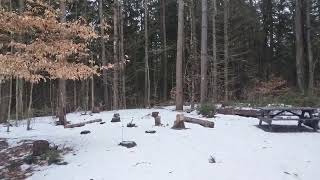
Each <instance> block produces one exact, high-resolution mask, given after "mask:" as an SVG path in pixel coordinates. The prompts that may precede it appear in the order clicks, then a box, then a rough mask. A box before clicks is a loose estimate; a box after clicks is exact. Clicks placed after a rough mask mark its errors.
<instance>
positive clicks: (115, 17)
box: [113, 0, 119, 109]
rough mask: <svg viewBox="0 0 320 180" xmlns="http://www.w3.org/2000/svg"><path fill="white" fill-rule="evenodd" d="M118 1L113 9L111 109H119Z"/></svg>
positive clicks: (116, 0)
mask: <svg viewBox="0 0 320 180" xmlns="http://www.w3.org/2000/svg"><path fill="white" fill-rule="evenodd" d="M118 9H119V2H118V0H115V1H114V7H113V23H114V24H113V35H114V37H113V56H114V60H113V63H114V69H113V109H119V104H118V103H119V91H118V81H119V80H118V79H119V78H118V69H119V51H118V50H119V49H118V42H119V33H118V17H119V16H118Z"/></svg>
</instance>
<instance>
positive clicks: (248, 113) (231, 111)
mask: <svg viewBox="0 0 320 180" xmlns="http://www.w3.org/2000/svg"><path fill="white" fill-rule="evenodd" d="M217 113H218V114H225V115H238V116H243V117H259V116H260V111H259V110H255V109H249V110H248V109H235V108H220V109H218V110H217Z"/></svg>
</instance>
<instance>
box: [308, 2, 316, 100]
mask: <svg viewBox="0 0 320 180" xmlns="http://www.w3.org/2000/svg"><path fill="white" fill-rule="evenodd" d="M311 3H312V0H306V25H307V35H306V36H307V50H308V62H309V81H308V94H309V96H312V95H313V87H314V62H313V53H312V41H311V19H310V13H311V12H310V11H311Z"/></svg>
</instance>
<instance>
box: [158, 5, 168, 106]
mask: <svg viewBox="0 0 320 180" xmlns="http://www.w3.org/2000/svg"><path fill="white" fill-rule="evenodd" d="M160 1H161V32H162V49H163V60H162V61H163V89H162V91H163V101H167V98H168V54H167V28H166V0H160Z"/></svg>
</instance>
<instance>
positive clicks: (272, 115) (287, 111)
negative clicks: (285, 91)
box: [258, 107, 320, 131]
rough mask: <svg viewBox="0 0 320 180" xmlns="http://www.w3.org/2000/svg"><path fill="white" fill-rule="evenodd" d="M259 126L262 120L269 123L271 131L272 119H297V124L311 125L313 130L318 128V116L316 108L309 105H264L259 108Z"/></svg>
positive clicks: (319, 118) (319, 119)
mask: <svg viewBox="0 0 320 180" xmlns="http://www.w3.org/2000/svg"><path fill="white" fill-rule="evenodd" d="M259 109H260V110H259V112H260V115H259V117H258V118H259V120H260V121H259V126H261V125H262V122H265V123H267V124H268V125H269V130H270V131H272V121H298V126H299V127H301V125H302V124H304V125H306V126H308V127H311V128H312V129H313V130H314V131H317V130H318V129H319V121H320V117H319V115H317V114H316V113H317V109H316V108H310V107H266V108H259Z"/></svg>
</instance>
